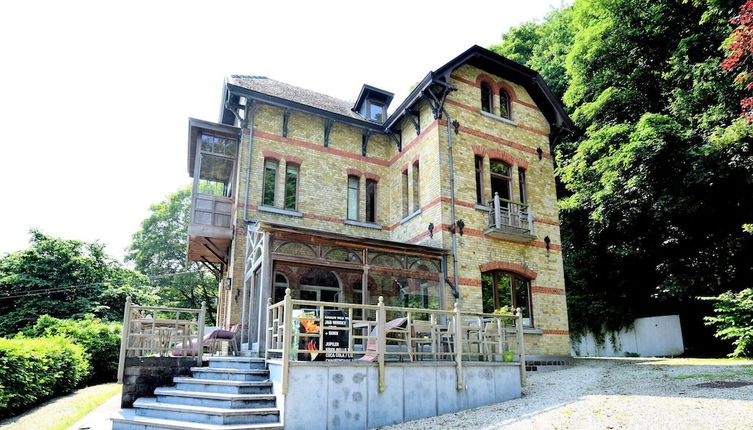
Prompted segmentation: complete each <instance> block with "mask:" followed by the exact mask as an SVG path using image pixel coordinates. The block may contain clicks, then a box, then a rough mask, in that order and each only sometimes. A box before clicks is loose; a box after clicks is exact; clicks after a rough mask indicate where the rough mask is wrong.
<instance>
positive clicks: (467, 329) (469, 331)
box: [460, 318, 482, 355]
mask: <svg viewBox="0 0 753 430" xmlns="http://www.w3.org/2000/svg"><path fill="white" fill-rule="evenodd" d="M460 332H461V333H462V335H463V350H464V351H467V353H468V354H469V355H471V354H474V353H477V354H481V351H482V343H481V319H480V318H470V319H465V320H463V321H462V325H461V328H460ZM474 346H475V347H476V348H475V351H474V348H473V347H474Z"/></svg>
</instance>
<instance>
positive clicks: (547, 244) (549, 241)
mask: <svg viewBox="0 0 753 430" xmlns="http://www.w3.org/2000/svg"><path fill="white" fill-rule="evenodd" d="M544 243H546V250H547V251H549V244H550V243H552V239H549V236H546V237H544Z"/></svg>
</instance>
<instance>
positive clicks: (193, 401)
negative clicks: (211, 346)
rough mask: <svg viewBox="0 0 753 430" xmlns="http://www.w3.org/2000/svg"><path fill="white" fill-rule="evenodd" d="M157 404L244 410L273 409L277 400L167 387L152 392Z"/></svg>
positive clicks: (259, 395)
mask: <svg viewBox="0 0 753 430" xmlns="http://www.w3.org/2000/svg"><path fill="white" fill-rule="evenodd" d="M154 395H155V396H156V397H157V402H159V403H172V404H176V405H191V406H208V407H212V408H227V409H244V408H274V407H275V406H276V405H277V398H276V396H275V395H274V394H227V393H207V392H203V391H185V390H178V389H175V388H169V387H160V388H157V389H156V390H154Z"/></svg>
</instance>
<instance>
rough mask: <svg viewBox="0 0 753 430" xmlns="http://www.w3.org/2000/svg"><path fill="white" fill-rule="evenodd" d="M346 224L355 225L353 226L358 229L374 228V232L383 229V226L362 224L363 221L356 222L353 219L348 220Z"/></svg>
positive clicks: (368, 223)
mask: <svg viewBox="0 0 753 430" xmlns="http://www.w3.org/2000/svg"><path fill="white" fill-rule="evenodd" d="M345 224H347V225H353V226H356V227H364V228H372V229H374V230H381V229H382V226H381V225H379V224H374V223H373V222H361V221H356V220H352V219H346V220H345Z"/></svg>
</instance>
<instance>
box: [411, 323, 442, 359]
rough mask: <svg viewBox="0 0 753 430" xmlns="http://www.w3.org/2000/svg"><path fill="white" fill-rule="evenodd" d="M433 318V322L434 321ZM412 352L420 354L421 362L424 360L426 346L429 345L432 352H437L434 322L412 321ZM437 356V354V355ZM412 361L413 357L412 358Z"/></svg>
mask: <svg viewBox="0 0 753 430" xmlns="http://www.w3.org/2000/svg"><path fill="white" fill-rule="evenodd" d="M433 319H434V318H433V316H432V320H433ZM410 340H411V350H412V351H414V352H416V353H418V354H417V356H418V358H420V359H421V360H423V358H424V354H423V353H424V345H429V346H430V348H431V350H430V351H431V352H435V349H436V339H435V336H434V324H433V321H423V320H411V321H410ZM435 355H436V354H435ZM411 361H413V357H412V356H411Z"/></svg>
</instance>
